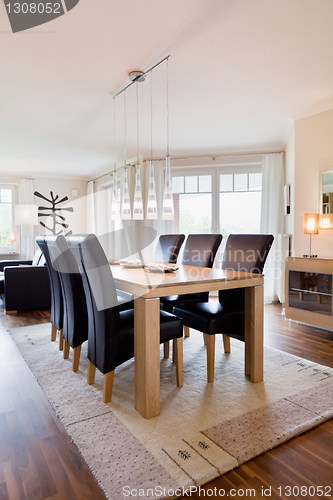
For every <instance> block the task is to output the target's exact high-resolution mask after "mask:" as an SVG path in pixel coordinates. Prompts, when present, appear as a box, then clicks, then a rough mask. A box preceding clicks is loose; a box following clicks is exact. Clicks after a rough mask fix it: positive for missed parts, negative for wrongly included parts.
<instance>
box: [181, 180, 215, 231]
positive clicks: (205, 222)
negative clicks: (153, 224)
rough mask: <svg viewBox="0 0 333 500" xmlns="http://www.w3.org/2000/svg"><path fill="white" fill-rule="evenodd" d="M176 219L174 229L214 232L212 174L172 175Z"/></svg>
mask: <svg viewBox="0 0 333 500" xmlns="http://www.w3.org/2000/svg"><path fill="white" fill-rule="evenodd" d="M172 192H173V203H174V210H175V219H174V224H173V231H174V232H175V233H183V234H185V236H187V235H188V234H190V233H192V234H193V233H196V234H202V233H211V232H212V176H211V175H185V176H177V177H176V176H175V177H172Z"/></svg>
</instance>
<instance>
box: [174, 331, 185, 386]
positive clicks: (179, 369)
mask: <svg viewBox="0 0 333 500" xmlns="http://www.w3.org/2000/svg"><path fill="white" fill-rule="evenodd" d="M173 345H174V346H175V357H176V377H177V385H178V387H183V339H174V340H173Z"/></svg>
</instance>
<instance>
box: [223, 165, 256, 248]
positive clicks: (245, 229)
mask: <svg viewBox="0 0 333 500" xmlns="http://www.w3.org/2000/svg"><path fill="white" fill-rule="evenodd" d="M261 175H262V174H261V172H247V173H235V174H220V217H219V220H220V232H221V234H222V235H223V238H227V237H228V236H229V234H231V233H259V231H260V211H261Z"/></svg>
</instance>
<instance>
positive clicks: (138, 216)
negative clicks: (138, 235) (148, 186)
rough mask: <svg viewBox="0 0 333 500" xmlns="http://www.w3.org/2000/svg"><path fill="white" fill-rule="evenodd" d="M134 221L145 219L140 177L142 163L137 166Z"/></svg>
mask: <svg viewBox="0 0 333 500" xmlns="http://www.w3.org/2000/svg"><path fill="white" fill-rule="evenodd" d="M133 219H134V220H142V219H143V203H142V191H141V177H140V163H137V164H136V165H135V189H134V203H133Z"/></svg>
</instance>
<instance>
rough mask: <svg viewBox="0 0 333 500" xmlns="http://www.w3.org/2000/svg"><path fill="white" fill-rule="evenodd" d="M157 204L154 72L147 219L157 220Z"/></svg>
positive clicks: (151, 89) (151, 77)
mask: <svg viewBox="0 0 333 500" xmlns="http://www.w3.org/2000/svg"><path fill="white" fill-rule="evenodd" d="M157 217H158V214H157V202H156V189H155V173H154V160H153V72H151V73H150V161H149V185H148V200H147V219H157Z"/></svg>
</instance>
